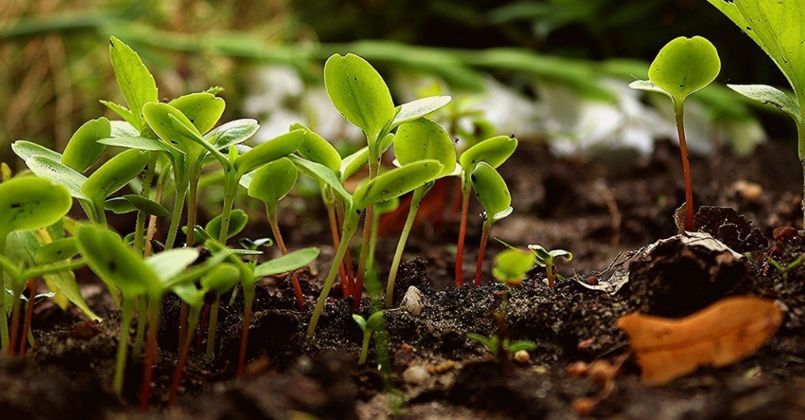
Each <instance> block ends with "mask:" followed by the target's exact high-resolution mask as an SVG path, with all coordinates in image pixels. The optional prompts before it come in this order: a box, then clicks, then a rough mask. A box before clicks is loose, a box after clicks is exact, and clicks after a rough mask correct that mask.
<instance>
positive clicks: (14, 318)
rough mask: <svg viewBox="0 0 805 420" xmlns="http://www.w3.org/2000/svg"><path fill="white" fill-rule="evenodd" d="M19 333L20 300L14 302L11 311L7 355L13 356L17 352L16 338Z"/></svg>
mask: <svg viewBox="0 0 805 420" xmlns="http://www.w3.org/2000/svg"><path fill="white" fill-rule="evenodd" d="M19 333H20V299H16V300H15V301H14V309H12V310H11V332H10V333H9V337H10V340H9V342H8V350H7V351H8V355H9V356H13V355H14V354H15V352H16V351H17V337H19Z"/></svg>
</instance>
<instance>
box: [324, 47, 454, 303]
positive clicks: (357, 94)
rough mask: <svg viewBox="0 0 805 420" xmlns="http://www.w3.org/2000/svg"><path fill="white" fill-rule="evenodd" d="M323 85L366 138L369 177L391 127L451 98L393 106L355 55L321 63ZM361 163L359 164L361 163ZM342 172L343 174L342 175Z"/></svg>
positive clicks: (363, 259)
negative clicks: (322, 67) (322, 66)
mask: <svg viewBox="0 0 805 420" xmlns="http://www.w3.org/2000/svg"><path fill="white" fill-rule="evenodd" d="M324 86H325V88H326V90H327V95H328V96H329V97H330V101H331V102H332V103H333V106H334V107H335V108H336V109H337V110H338V112H340V113H341V115H342V116H343V117H344V118H345V119H346V120H347V121H349V122H350V123H352V124H353V125H355V126H356V127H358V128H360V129H361V130H362V131H363V134H364V135H365V137H366V144H367V152H366V153H367V161H368V164H369V180H373V179H374V178H376V177H378V176H380V157H381V155H382V154H383V153H384V152H385V151H386V149H388V147H390V146H391V141H390V140H391V136H390V133H391V132H392V130H394V129H395V128H397V127H398V126H399V125H401V124H403V123H405V122H408V121H412V120H415V119H417V118H420V117H423V116H425V115H428V114H430V113H432V112H433V111H436V110H438V109H439V108H441V107H443V106H445V105H447V104H448V103H449V102H450V100H451V98H450V97H447V96H436V97H428V98H422V99H418V100H416V101H412V102H409V103H406V104H403V105H401V106H399V107H395V106H394V102H393V100H392V98H391V93H390V91H389V88H388V86H387V85H386V82H385V81H384V80H383V77H382V76H380V73H378V72H377V70H375V68H374V67H372V65H371V64H369V63H368V62H367V61H366V60H364V59H363V58H361V57H358V56H357V55H355V54H347V55H345V56H342V55H338V54H333V55H332V56H330V58H328V59H327V61H326V62H325V64H324ZM361 165H362V163H361ZM342 175H343V174H342ZM373 204H374V203H368V206H367V208H366V215H365V218H364V226H363V233H362V239H361V250H360V256H359V258H358V271H357V273H356V278H355V282H354V284H353V285H352V287H351V290H350V291H351V293H352V298H353V305H354V306H353V307H354V308H355V309H357V307H358V306H359V305H360V301H361V296H362V294H363V283H364V279H365V276H366V268H367V261H368V258H369V255H370V254H374V252H370V249H369V248H370V246H371V244H370V238H371V232H372V227H371V225H372V223H374V221H376V220H377V219H376V218H375V217H374V216H373V212H374V205H373Z"/></svg>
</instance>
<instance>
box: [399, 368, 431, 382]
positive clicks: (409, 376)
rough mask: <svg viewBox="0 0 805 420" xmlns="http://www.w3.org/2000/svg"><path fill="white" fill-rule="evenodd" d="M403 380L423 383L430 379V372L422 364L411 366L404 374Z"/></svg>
mask: <svg viewBox="0 0 805 420" xmlns="http://www.w3.org/2000/svg"><path fill="white" fill-rule="evenodd" d="M402 376H403V380H404V381H405V382H407V383H409V384H411V385H422V384H424V383H426V382H428V381H429V380H430V373H428V371H427V370H425V368H423V367H422V366H411V367H409V368H408V369H405V372H403V374H402Z"/></svg>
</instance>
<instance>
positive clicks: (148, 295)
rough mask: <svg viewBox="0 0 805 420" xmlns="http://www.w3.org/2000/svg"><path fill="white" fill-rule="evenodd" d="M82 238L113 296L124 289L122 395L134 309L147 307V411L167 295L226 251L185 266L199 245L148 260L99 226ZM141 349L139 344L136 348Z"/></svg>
mask: <svg viewBox="0 0 805 420" xmlns="http://www.w3.org/2000/svg"><path fill="white" fill-rule="evenodd" d="M76 239H77V246H78V249H79V251H80V252H81V255H82V256H83V257H84V258H85V259H86V260H87V265H88V266H89V267H90V268H91V269H92V271H93V272H95V274H97V275H98V277H99V278H100V279H101V280H103V281H104V282H105V283H106V286H107V288H109V290H110V292H111V293H112V294H113V295H116V294H118V293H119V294H120V295H121V296H122V302H121V312H122V313H121V321H120V338H119V341H118V349H117V357H116V362H115V375H114V379H113V385H112V388H113V389H114V391H115V392H116V393H117V394H118V395H121V393H122V391H123V375H124V373H125V367H126V352H127V349H128V340H129V327H130V324H131V321H132V316H133V312H134V309H135V306H139V308H141V310H142V312H140V313H139V319H138V324H146V325H147V328H148V338H147V347H146V352H145V359H144V361H143V381H142V384H141V388H140V408H141V409H146V408H147V407H148V402H149V400H150V394H151V379H152V375H153V363H154V360H155V358H156V353H157V331H158V329H159V317H160V311H161V310H162V298H163V296H164V295H165V294H166V293H167V292H169V291H172V290H173V289H174V288H176V287H177V286H179V285H182V284H184V283H189V282H193V281H195V280H196V279H198V278H199V277H201V276H202V275H204V274H205V273H207V272H208V271H209V270H211V269H212V268H214V267H215V266H217V265H218V264H219V263H220V262H221V260H222V258H224V257H225V256H226V255H225V254H219V255H217V256H216V257H215V258H211V259H209V260H207V262H205V263H204V264H203V265H200V266H197V267H195V268H193V269H191V270H185V269H187V268H188V267H189V266H190V265H191V264H193V263H194V262H195V261H196V259H198V255H199V253H198V250H196V249H194V248H182V249H175V250H168V251H164V252H161V253H159V254H155V255H153V256H151V257H148V258H147V259H143V257H142V256H141V255H140V254H138V253H137V252H135V251H134V250H133V249H132V248H130V247H129V246H127V245H126V243H125V242H124V241H123V239H122V238H121V237H120V236H119V235H117V234H116V233H114V232H112V231H111V230H108V229H106V228H103V227H101V226H95V225H82V226H80V227H79V228H78V229H77V231H76ZM139 329H140V327H139V325H138V330H139ZM138 337H139V334H138ZM137 347H138V346H137V345H135V348H137Z"/></svg>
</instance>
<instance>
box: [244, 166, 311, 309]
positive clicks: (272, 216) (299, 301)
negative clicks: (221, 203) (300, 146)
mask: <svg viewBox="0 0 805 420" xmlns="http://www.w3.org/2000/svg"><path fill="white" fill-rule="evenodd" d="M298 177H299V172H298V171H297V169H296V165H294V163H293V162H292V161H291V160H290V159H288V158H280V159H277V160H275V161H273V162H269V163H267V164H265V165H263V166H261V167H260V168H259V169H257V170H256V171H254V172H252V173H250V174H248V175H247V176H246V177H243V178H241V182H240V183H241V185H242V186H243V187H245V188H247V189H248V190H249V195H250V196H251V197H254V198H256V199H258V200H260V201H262V202H263V203H264V204H265V206H266V214H267V216H268V224H269V226H270V227H271V233H272V234H273V235H274V241H275V242H276V243H277V247H279V250H280V253H281V254H282V255H287V254H288V248H287V247H286V246H285V240H283V239H282V232H281V231H280V226H279V222H278V221H277V205H278V203H279V201H280V200H282V199H283V198H284V197H285V196H286V195H287V194H288V193H289V192H290V191H291V189H293V187H294V185H296V180H297V178H298ZM291 284H292V285H293V289H294V294H295V295H296V305H297V307H299V310H303V309H304V308H305V297H304V295H303V294H302V286H301V285H300V284H299V278H298V277H297V275H296V274H292V275H291Z"/></svg>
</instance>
